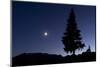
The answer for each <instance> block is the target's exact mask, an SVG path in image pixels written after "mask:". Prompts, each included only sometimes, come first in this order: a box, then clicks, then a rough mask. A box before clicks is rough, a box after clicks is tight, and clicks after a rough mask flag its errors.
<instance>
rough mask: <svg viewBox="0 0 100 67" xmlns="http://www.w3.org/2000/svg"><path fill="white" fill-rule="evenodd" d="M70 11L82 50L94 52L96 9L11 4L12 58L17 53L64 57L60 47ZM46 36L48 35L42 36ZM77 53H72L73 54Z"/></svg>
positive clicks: (71, 6) (61, 5)
mask: <svg viewBox="0 0 100 67" xmlns="http://www.w3.org/2000/svg"><path fill="white" fill-rule="evenodd" d="M71 8H74V11H75V15H76V22H77V24H78V29H80V31H81V36H82V38H83V39H82V40H83V42H84V43H85V45H86V47H85V48H84V49H83V51H86V50H87V48H88V45H90V47H91V50H92V51H95V33H96V32H95V23H96V16H95V15H96V7H95V6H81V5H67V4H48V3H34V2H18V1H17V2H16V1H13V2H12V56H16V55H19V54H21V53H49V54H57V55H62V56H65V55H66V53H65V51H64V50H63V48H64V45H63V43H62V41H61V40H62V37H63V33H64V32H65V28H66V27H67V26H66V24H67V19H68V17H69V13H70V9H71ZM44 32H47V33H48V35H46V36H45V35H44ZM78 53H81V52H80V51H76V54H78Z"/></svg>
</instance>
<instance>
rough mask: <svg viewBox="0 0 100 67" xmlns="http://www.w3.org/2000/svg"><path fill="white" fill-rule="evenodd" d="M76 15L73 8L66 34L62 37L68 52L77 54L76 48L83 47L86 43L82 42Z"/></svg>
mask: <svg viewBox="0 0 100 67" xmlns="http://www.w3.org/2000/svg"><path fill="white" fill-rule="evenodd" d="M75 18H76V16H75V13H74V10H73V8H72V9H71V12H70V15H69V18H68V24H67V28H66V31H65V33H64V36H63V37H62V42H63V44H64V46H65V48H64V50H65V51H66V52H67V53H68V52H70V53H73V54H75V51H76V49H79V50H80V49H82V48H83V47H84V46H85V44H83V43H82V42H81V39H82V38H81V35H80V30H79V29H78V28H77V24H76V20H75Z"/></svg>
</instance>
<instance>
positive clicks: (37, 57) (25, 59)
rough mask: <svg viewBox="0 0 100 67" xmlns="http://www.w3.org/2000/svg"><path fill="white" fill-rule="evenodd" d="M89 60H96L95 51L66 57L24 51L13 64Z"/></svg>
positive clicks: (23, 64)
mask: <svg viewBox="0 0 100 67" xmlns="http://www.w3.org/2000/svg"><path fill="white" fill-rule="evenodd" d="M89 61H96V53H95V52H84V53H82V54H80V55H71V56H65V57H62V56H61V55H52V54H46V53H23V54H21V55H19V56H16V57H14V58H13V59H12V66H28V65H43V64H57V63H72V62H89Z"/></svg>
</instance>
